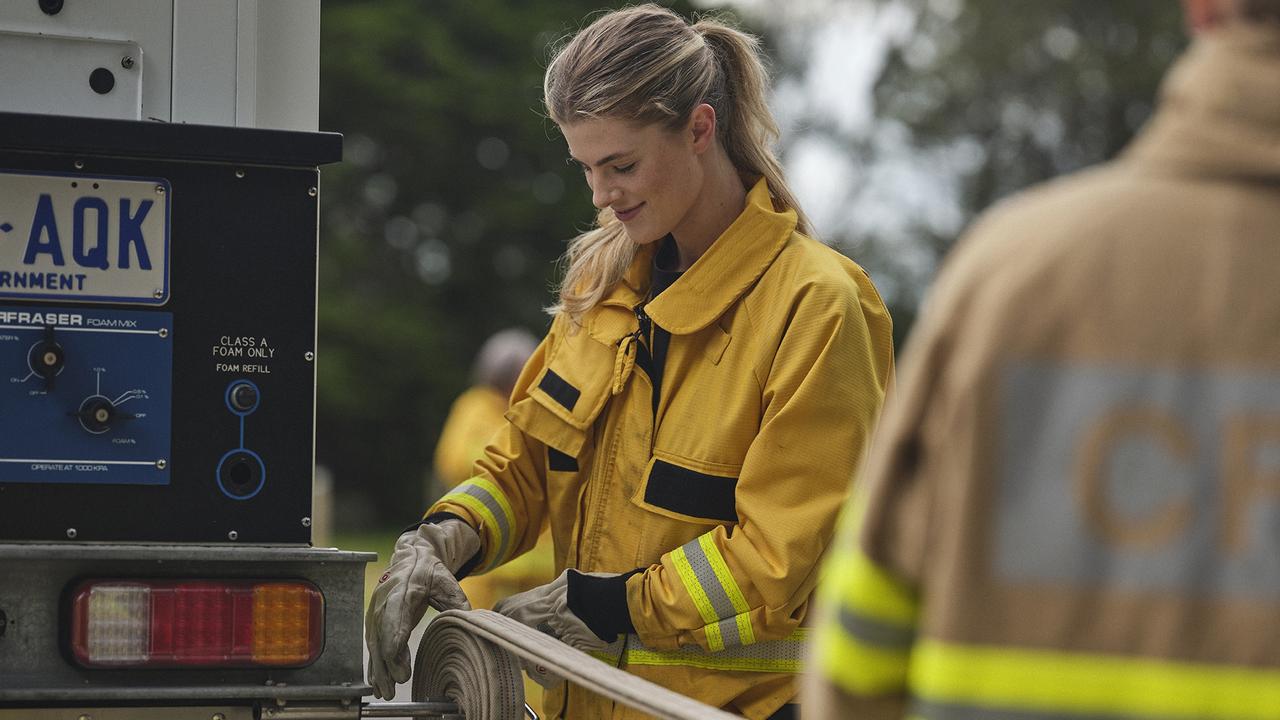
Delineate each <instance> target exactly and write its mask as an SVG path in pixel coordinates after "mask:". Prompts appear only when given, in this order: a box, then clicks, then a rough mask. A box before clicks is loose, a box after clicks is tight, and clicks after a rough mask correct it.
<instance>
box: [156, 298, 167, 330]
mask: <svg viewBox="0 0 1280 720" xmlns="http://www.w3.org/2000/svg"><path fill="white" fill-rule="evenodd" d="M156 292H160V291H159V290H157V291H156ZM156 335H159V336H160V337H162V338H167V337H169V328H160V329H159V330H157V331H156Z"/></svg>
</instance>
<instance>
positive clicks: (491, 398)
mask: <svg viewBox="0 0 1280 720" xmlns="http://www.w3.org/2000/svg"><path fill="white" fill-rule="evenodd" d="M537 346H538V339H537V338H535V337H534V336H533V334H532V333H530V332H529V331H528V330H524V329H523V328H507V329H506V330H500V331H498V332H496V333H494V334H493V335H490V336H489V338H488V339H487V340H485V341H484V344H483V345H481V346H480V352H479V353H477V354H476V359H475V362H474V363H473V365H472V368H471V376H472V383H473V384H472V386H471V387H470V388H468V389H467V390H466V391H465V392H463V393H462V394H461V395H459V396H458V398H457V399H456V400H454V401H453V405H452V406H450V407H449V415H448V417H446V418H445V421H444V427H443V428H441V430H440V439H439V441H437V443H436V451H435V468H434V470H435V473H434V480H435V482H436V483H439V486H440V487H432V486H431V484H430V483H429V484H428V488H427V501H428V502H432V501H434V500H435V499H436V498H438V497H439V496H440V495H441V494H442V493H443V492H444V491H447V490H449V489H452V488H454V487H457V486H458V485H459V484H460V483H462V482H463V481H464V480H466V479H467V478H469V477H471V469H472V467H473V466H474V465H475V463H476V460H479V459H480V457H481V456H482V455H484V447H485V445H488V444H489V439H490V438H492V437H493V435H494V433H495V432H497V430H498V428H499V427H501V426H502V424H503V423H504V422H506V420H505V418H504V417H503V416H504V415H505V414H506V412H507V406H508V403H509V400H510V398H511V391H512V390H513V389H515V386H516V379H517V378H519V377H520V371H521V370H522V369H523V368H524V364H525V363H526V362H528V360H529V356H530V355H532V354H533V350H534V348H536V347H537Z"/></svg>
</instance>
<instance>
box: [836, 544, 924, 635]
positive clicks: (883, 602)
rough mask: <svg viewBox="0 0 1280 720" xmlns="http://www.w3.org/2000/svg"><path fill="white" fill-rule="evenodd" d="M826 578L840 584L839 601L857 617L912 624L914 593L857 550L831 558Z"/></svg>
mask: <svg viewBox="0 0 1280 720" xmlns="http://www.w3.org/2000/svg"><path fill="white" fill-rule="evenodd" d="M826 577H827V578H828V579H829V581H830V582H832V584H839V586H840V594H839V597H838V598H837V599H838V601H839V602H841V603H842V604H845V605H848V606H849V607H850V608H852V609H854V610H855V611H856V612H857V613H858V614H860V615H865V616H867V617H870V618H872V619H875V620H881V621H884V622H887V623H890V624H893V625H908V626H909V625H914V624H915V622H916V612H917V610H918V608H919V603H918V601H917V600H916V596H915V593H914V592H912V590H911V589H910V588H909V587H908V586H907V585H906V584H904V583H902V582H901V581H899V580H897V579H896V578H894V577H893V576H892V575H890V574H889V573H888V572H886V571H885V570H884V569H882V568H880V567H879V566H877V565H876V564H875V563H873V562H871V559H870V558H868V557H867V556H866V555H863V554H862V552H861V551H860V550H855V551H853V552H844V553H840V554H838V555H836V556H833V557H832V558H831V563H830V565H829V567H828V568H827V576H826Z"/></svg>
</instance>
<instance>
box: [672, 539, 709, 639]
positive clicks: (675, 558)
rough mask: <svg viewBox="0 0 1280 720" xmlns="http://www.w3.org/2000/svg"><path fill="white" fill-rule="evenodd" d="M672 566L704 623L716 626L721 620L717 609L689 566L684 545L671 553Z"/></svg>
mask: <svg viewBox="0 0 1280 720" xmlns="http://www.w3.org/2000/svg"><path fill="white" fill-rule="evenodd" d="M671 564H672V565H675V568H676V574H677V575H679V576H680V582H682V583H684V589H685V590H686V591H688V593H689V597H691V598H693V604H694V605H695V606H697V608H698V614H699V615H701V616H702V621H703V622H704V623H706V624H707V625H708V626H710V625H713V624H715V622H716V621H717V620H719V619H720V618H719V617H716V611H715V608H713V607H712V606H711V598H709V597H707V592H706V591H705V590H703V589H702V583H700V582H698V575H697V573H695V572H694V571H693V566H692V565H690V564H689V557H688V556H687V555H685V554H684V546H683V545H681V546H680V547H678V548H676V549H675V550H672V551H671ZM708 634H709V633H708Z"/></svg>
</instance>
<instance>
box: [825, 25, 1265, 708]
mask: <svg viewBox="0 0 1280 720" xmlns="http://www.w3.org/2000/svg"><path fill="white" fill-rule="evenodd" d="M1277 268H1280V29H1275V28H1273V29H1270V30H1262V29H1260V28H1245V27H1238V28H1230V29H1224V30H1221V31H1213V32H1211V33H1210V34H1209V35H1207V36H1205V37H1202V38H1201V39H1198V40H1197V41H1196V42H1195V43H1194V45H1193V47H1192V49H1191V50H1190V52H1189V53H1188V54H1187V56H1186V57H1184V58H1183V59H1182V60H1181V61H1180V62H1179V64H1178V65H1177V66H1176V67H1175V69H1174V70H1173V71H1172V73H1171V74H1170V76H1169V77H1168V78H1167V79H1166V82H1165V85H1164V88H1163V97H1162V101H1161V106H1160V108H1159V110H1158V112H1157V114H1156V115H1155V117H1154V119H1153V121H1152V122H1151V123H1150V124H1149V126H1148V127H1147V128H1146V129H1145V130H1144V131H1143V133H1142V135H1141V136H1140V138H1139V139H1138V140H1137V141H1136V143H1135V144H1134V145H1133V146H1132V147H1131V148H1130V149H1129V150H1128V151H1127V152H1126V154H1125V155H1124V156H1123V157H1122V158H1121V159H1120V160H1118V161H1117V162H1115V163H1112V164H1110V165H1107V166H1104V167H1102V168H1101V169H1098V170H1093V171H1089V172H1086V173H1083V174H1081V175H1079V176H1076V177H1073V178H1068V179H1066V180H1062V181H1058V182H1054V183H1051V184H1050V185H1048V186H1046V187H1043V188H1040V189H1037V190H1034V191H1032V192H1030V193H1027V194H1025V195H1023V196H1021V197H1019V198H1017V199H1014V200H1012V201H1010V202H1008V203H1006V204H1005V205H1004V206H1002V207H1000V208H998V209H996V210H995V211H994V212H993V213H991V214H989V215H988V216H987V217H985V218H984V219H982V220H981V221H979V223H978V224H977V225H976V227H975V229H974V230H973V231H972V233H971V234H970V235H969V236H968V237H967V238H966V239H965V240H963V241H962V243H961V245H960V247H959V249H958V251H957V253H956V254H955V255H954V256H953V257H952V258H951V259H950V260H949V261H948V264H947V267H946V269H945V270H944V272H943V274H942V277H941V279H940V280H939V281H938V283H937V286H936V288H935V289H934V291H933V293H932V295H931V300H930V304H929V306H928V307H927V308H926V312H925V314H924V316H923V317H922V320H921V324H920V325H919V326H918V327H917V329H916V331H915V332H914V334H913V336H912V340H911V343H910V344H909V346H908V350H907V354H906V360H905V362H904V366H903V373H902V377H901V378H900V384H899V386H898V391H897V393H896V394H895V396H894V399H893V401H892V402H890V403H889V407H888V408H887V409H886V411H885V417H884V422H883V423H882V424H881V428H880V435H879V436H878V437H877V440H876V443H875V447H874V449H873V450H872V452H871V453H870V456H869V461H868V467H867V472H866V476H865V477H866V482H865V484H863V485H861V489H865V490H866V491H867V493H866V495H865V510H864V511H861V518H862V519H861V527H860V530H857V531H856V533H855V532H853V531H851V532H850V533H849V537H848V538H847V541H845V540H844V539H843V538H844V534H843V532H842V540H841V541H839V542H837V544H836V549H835V550H833V553H832V557H831V562H830V563H829V566H828V568H827V570H828V573H827V575H825V576H824V577H825V578H827V579H826V580H824V583H823V585H822V607H823V609H824V610H823V612H822V613H821V615H822V618H823V621H822V622H821V623H820V628H821V629H820V630H818V631H817V633H818V642H817V645H818V647H817V651H816V659H817V661H818V664H819V668H820V670H821V671H822V673H823V674H824V675H825V676H826V677H827V678H828V681H829V683H830V686H829V687H834V688H837V689H838V690H839V692H830V691H829V690H828V691H827V692H825V693H824V692H817V693H814V695H813V696H812V697H813V699H814V700H815V704H816V702H817V701H818V700H819V699H820V698H824V697H825V698H826V699H834V702H835V703H836V704H837V706H838V708H827V709H825V710H826V711H825V712H824V713H823V714H815V715H813V717H841V718H843V717H868V718H873V717H903V716H906V715H910V716H912V717H921V718H935V719H948V718H979V717H982V718H1003V719H1007V720H1020V719H1022V718H1046V717H1052V718H1062V719H1064V720H1065V719H1069V718H1101V717H1107V718H1121V717H1123V718H1156V717H1160V718H1175V717H1177V718H1192V717H1194V718H1264V717H1265V718H1274V717H1277V713H1280V642H1277V640H1276V637H1277V634H1276V633H1277V628H1280V522H1277V518H1280V505H1278V501H1277V489H1280V485H1277V482H1276V479H1277V477H1278V475H1277V473H1278V471H1280V462H1278V458H1280V283H1278V282H1277V279H1276V275H1277ZM857 497H858V500H859V502H863V501H864V496H863V494H862V492H861V490H860V491H859V492H858V494H857ZM858 512H859V511H855V513H854V515H855V516H857V515H858ZM855 536H856V537H857V538H858V539H857V540H856V541H855V539H854V538H855ZM828 611H829V612H828ZM806 702H808V700H806ZM810 708H811V709H812V708H813V706H812V705H811V706H810Z"/></svg>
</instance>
